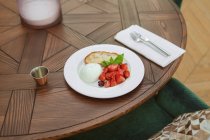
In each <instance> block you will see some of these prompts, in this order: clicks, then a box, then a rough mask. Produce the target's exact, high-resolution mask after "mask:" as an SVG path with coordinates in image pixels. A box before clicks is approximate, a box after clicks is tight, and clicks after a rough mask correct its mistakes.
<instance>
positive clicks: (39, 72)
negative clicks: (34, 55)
mask: <svg viewBox="0 0 210 140" xmlns="http://www.w3.org/2000/svg"><path fill="white" fill-rule="evenodd" d="M48 73H49V70H48V68H46V67H44V66H38V67H35V68H33V69H32V70H31V72H30V75H31V76H32V77H33V78H34V80H35V81H36V83H37V84H38V85H40V86H43V85H45V84H47V75H48Z"/></svg>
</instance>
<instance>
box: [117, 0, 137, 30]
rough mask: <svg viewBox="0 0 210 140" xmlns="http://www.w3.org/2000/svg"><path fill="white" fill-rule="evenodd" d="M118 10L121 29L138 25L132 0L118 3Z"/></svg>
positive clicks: (123, 0)
mask: <svg viewBox="0 0 210 140" xmlns="http://www.w3.org/2000/svg"><path fill="white" fill-rule="evenodd" d="M119 8H120V13H121V21H122V26H123V28H127V27H129V26H130V25H139V24H140V22H139V18H138V13H137V9H136V5H135V2H134V0H121V1H119Z"/></svg>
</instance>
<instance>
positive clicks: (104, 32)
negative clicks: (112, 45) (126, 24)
mask: <svg viewBox="0 0 210 140" xmlns="http://www.w3.org/2000/svg"><path fill="white" fill-rule="evenodd" d="M121 29H122V27H121V24H120V23H119V22H116V23H107V24H105V25H104V26H102V27H101V28H99V29H96V30H95V31H94V32H92V33H90V34H88V35H87V37H88V38H90V39H92V40H94V41H95V42H97V43H100V42H103V41H104V40H106V39H107V38H109V37H110V36H113V35H115V34H116V33H117V32H119V31H120V30H121Z"/></svg>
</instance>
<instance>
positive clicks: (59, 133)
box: [0, 0, 186, 140]
mask: <svg viewBox="0 0 210 140" xmlns="http://www.w3.org/2000/svg"><path fill="white" fill-rule="evenodd" d="M61 2H62V11H63V22H62V24H60V25H57V26H55V27H53V28H50V29H46V30H32V29H29V28H26V27H23V26H22V25H21V23H20V19H19V16H18V12H17V8H16V4H15V0H9V1H4V0H0V32H1V34H0V139H3V140H4V139H15V140H18V139H20V140H24V139H27V140H28V139H40V138H50V137H51V138H55V137H56V138H59V137H63V136H66V135H68V136H70V135H73V134H76V133H80V132H81V131H85V130H88V129H92V128H95V127H97V126H100V125H103V124H105V123H108V122H110V121H112V120H114V119H116V118H119V117H120V116H122V115H124V114H126V113H127V112H129V111H130V110H132V109H134V108H135V107H137V106H139V105H140V104H142V103H143V102H145V101H146V100H148V99H149V98H150V97H151V96H153V95H154V94H155V92H156V91H158V90H159V89H160V88H161V87H162V86H163V85H164V84H165V83H166V82H167V81H168V80H169V79H170V78H171V76H172V75H173V73H174V72H175V71H176V69H177V67H178V65H179V62H180V60H181V59H178V60H176V61H175V62H173V63H172V64H170V65H169V66H167V67H165V68H161V67H159V66H157V65H156V64H154V63H152V62H151V61H149V60H147V59H146V58H144V57H142V56H140V57H141V59H142V61H143V63H144V66H145V77H144V80H143V82H142V83H141V84H140V85H139V86H138V87H137V88H136V89H135V90H133V91H132V92H131V93H129V94H127V95H125V96H122V97H119V98H114V99H108V100H100V99H93V98H89V97H85V96H82V95H80V94H78V93H76V92H75V91H73V90H72V89H71V88H70V87H69V86H68V85H67V84H66V82H65V80H64V77H63V66H64V63H65V61H66V60H67V58H68V57H69V56H70V55H71V54H72V53H74V52H75V51H77V50H79V49H81V48H83V47H85V46H88V45H91V44H97V43H109V44H117V45H121V46H122V44H120V43H118V42H116V41H115V40H114V39H113V36H114V35H115V34H116V33H117V32H119V31H120V30H122V29H124V28H127V27H129V26H130V25H132V24H138V25H141V26H143V27H144V28H146V29H148V30H150V31H152V32H154V33H156V34H158V35H160V36H162V37H163V38H166V39H168V40H169V41H171V42H173V43H175V44H176V45H178V46H181V47H182V48H185V45H186V25H185V22H184V19H183V17H182V14H181V13H180V11H179V9H178V8H177V7H176V6H175V4H173V3H172V1H171V0H119V1H118V0H90V1H88V2H87V3H85V2H83V1H79V0H62V1H61ZM124 47H126V46H124ZM38 65H45V66H47V67H48V68H49V70H50V72H51V73H50V74H49V83H48V85H47V86H44V87H38V86H36V84H35V82H34V80H33V79H32V78H31V77H30V76H29V72H30V70H31V69H32V68H33V67H35V66H38ZM97 94H100V93H97ZM113 94H114V93H113Z"/></svg>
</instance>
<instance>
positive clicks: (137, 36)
mask: <svg viewBox="0 0 210 140" xmlns="http://www.w3.org/2000/svg"><path fill="white" fill-rule="evenodd" d="M130 36H131V38H132V39H133V40H134V41H135V42H141V43H144V44H146V45H147V46H149V47H150V48H152V49H153V50H154V51H156V52H158V53H159V54H161V55H162V56H164V57H168V56H170V54H169V53H167V52H166V51H165V50H163V49H161V48H160V47H159V46H157V45H156V44H154V43H153V42H152V41H150V40H149V39H148V38H146V37H143V36H142V35H141V34H139V33H137V32H131V33H130Z"/></svg>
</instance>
